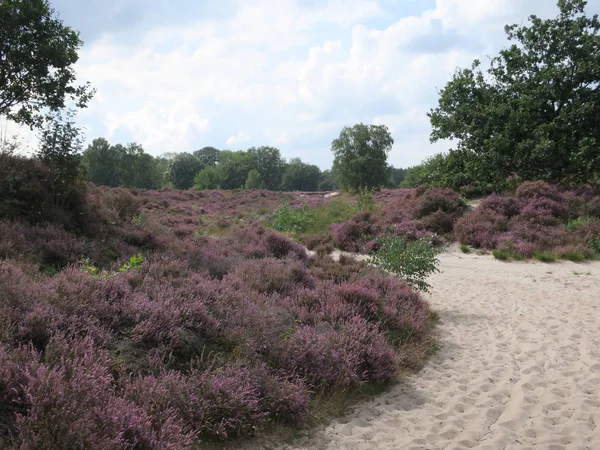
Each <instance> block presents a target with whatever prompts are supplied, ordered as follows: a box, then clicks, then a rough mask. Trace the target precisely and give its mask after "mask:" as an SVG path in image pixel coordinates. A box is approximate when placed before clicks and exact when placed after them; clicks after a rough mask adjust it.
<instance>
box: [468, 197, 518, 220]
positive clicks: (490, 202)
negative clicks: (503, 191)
mask: <svg viewBox="0 0 600 450" xmlns="http://www.w3.org/2000/svg"><path fill="white" fill-rule="evenodd" d="M478 208H479V210H481V211H482V210H489V211H493V212H495V213H498V214H500V215H502V216H505V217H508V218H510V217H513V216H516V215H518V214H519V213H520V212H521V202H520V201H519V200H518V199H517V198H514V197H504V196H500V195H497V194H492V195H490V196H489V197H486V198H484V199H483V200H481V203H480V204H479V207H478Z"/></svg>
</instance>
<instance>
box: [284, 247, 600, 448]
mask: <svg viewBox="0 0 600 450" xmlns="http://www.w3.org/2000/svg"><path fill="white" fill-rule="evenodd" d="M440 260H441V264H440V269H441V270H442V271H443V273H440V274H436V275H434V276H432V277H431V278H430V283H431V284H432V285H433V290H432V292H433V294H432V295H431V296H430V297H429V300H430V301H431V303H432V305H433V307H434V308H435V309H437V310H438V311H439V312H440V323H439V326H438V333H439V337H440V345H441V348H440V350H439V352H438V353H437V354H436V355H435V356H434V357H433V358H432V359H431V361H430V362H429V363H428V364H427V366H426V367H425V368H424V369H423V370H422V371H421V372H419V373H418V374H415V375H413V376H411V377H409V378H408V379H407V380H406V381H405V383H403V384H400V385H398V386H397V387H395V388H394V389H392V390H391V391H389V392H387V393H386V394H384V395H382V396H380V397H377V398H374V399H373V400H371V401H369V402H367V403H363V404H360V405H357V406H356V407H355V408H354V409H353V410H352V411H351V412H350V413H349V414H348V415H347V416H346V417H344V418H343V419H340V420H337V421H335V422H333V423H331V424H330V425H329V426H328V427H327V428H325V429H323V430H318V431H314V430H313V431H311V432H309V433H307V434H308V435H307V436H305V437H304V438H301V439H300V440H298V441H297V442H296V443H295V444H294V445H291V446H289V445H288V446H284V447H281V448H284V449H312V450H316V449H465V448H478V449H532V448H544V449H553V450H560V449H569V450H570V449H599V448H600V427H598V426H597V424H600V333H599V330H600V263H599V262H593V263H581V264H575V263H571V262H559V263H553V264H543V263H538V262H510V263H504V262H500V261H497V260H495V259H493V257H492V256H480V255H474V254H466V255H465V254H462V253H460V252H458V251H456V250H451V251H449V252H447V253H445V254H442V255H441V256H440Z"/></svg>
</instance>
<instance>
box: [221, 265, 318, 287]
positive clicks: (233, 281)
mask: <svg viewBox="0 0 600 450" xmlns="http://www.w3.org/2000/svg"><path fill="white" fill-rule="evenodd" d="M225 282H226V283H228V284H230V285H232V286H239V288H240V289H242V288H250V289H254V290H256V291H258V292H260V293H261V294H273V293H279V294H287V293H289V292H290V291H291V290H292V289H295V288H297V287H299V286H302V287H308V288H313V287H314V286H315V280H314V278H313V277H312V276H311V275H310V273H309V271H308V269H307V268H306V267H305V266H304V264H302V263H301V262H299V261H294V260H285V259H284V260H279V259H274V258H273V259H271V258H265V259H261V260H260V261H253V260H250V261H246V262H244V263H242V264H240V265H239V266H237V267H236V270H235V271H234V272H233V274H232V276H228V277H227V279H226V280H225Z"/></svg>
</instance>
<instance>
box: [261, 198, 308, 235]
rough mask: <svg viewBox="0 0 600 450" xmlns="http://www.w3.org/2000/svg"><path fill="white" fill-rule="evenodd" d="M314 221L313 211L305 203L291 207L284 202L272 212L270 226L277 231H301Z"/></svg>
mask: <svg viewBox="0 0 600 450" xmlns="http://www.w3.org/2000/svg"><path fill="white" fill-rule="evenodd" d="M314 222H315V218H314V214H313V211H312V210H311V209H310V208H309V207H308V206H306V205H304V206H302V207H300V208H292V207H291V206H290V205H289V204H287V203H285V204H283V205H280V206H279V207H278V208H277V209H276V210H275V213H274V214H273V219H271V227H273V229H275V230H277V231H293V232H299V233H303V232H305V231H306V230H308V228H309V227H310V226H311V225H312V224H313V223H314Z"/></svg>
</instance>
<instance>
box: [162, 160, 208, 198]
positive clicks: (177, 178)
mask: <svg viewBox="0 0 600 450" xmlns="http://www.w3.org/2000/svg"><path fill="white" fill-rule="evenodd" d="M203 168H204V166H203V165H202V162H200V160H198V158H196V157H195V156H194V155H192V154H191V153H180V154H178V155H177V156H176V157H175V158H173V160H172V161H171V164H170V165H169V181H170V182H171V183H173V186H175V188H176V189H189V188H191V187H192V186H193V185H194V177H195V176H196V175H197V174H198V172H200V171H201V170H202V169H203Z"/></svg>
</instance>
